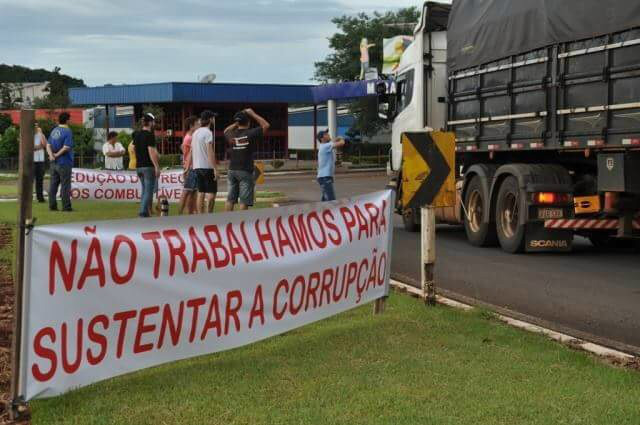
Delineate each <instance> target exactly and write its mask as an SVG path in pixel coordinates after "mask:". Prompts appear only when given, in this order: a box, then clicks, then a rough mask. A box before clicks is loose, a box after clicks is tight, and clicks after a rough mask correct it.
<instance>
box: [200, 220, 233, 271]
mask: <svg viewBox="0 0 640 425" xmlns="http://www.w3.org/2000/svg"><path fill="white" fill-rule="evenodd" d="M204 234H205V236H206V238H207V241H208V242H209V246H210V247H211V252H212V253H213V265H214V267H215V268H216V269H221V268H224V267H226V266H227V265H228V264H229V261H230V259H231V257H230V255H229V251H228V250H227V248H226V247H225V246H224V245H223V244H222V237H221V236H220V231H219V230H218V226H216V225H214V224H212V225H210V226H205V228H204ZM212 234H213V235H214V236H215V238H216V239H215V241H213V240H212V239H211V235H212ZM218 251H222V254H224V255H223V256H222V258H220V257H219V256H218Z"/></svg>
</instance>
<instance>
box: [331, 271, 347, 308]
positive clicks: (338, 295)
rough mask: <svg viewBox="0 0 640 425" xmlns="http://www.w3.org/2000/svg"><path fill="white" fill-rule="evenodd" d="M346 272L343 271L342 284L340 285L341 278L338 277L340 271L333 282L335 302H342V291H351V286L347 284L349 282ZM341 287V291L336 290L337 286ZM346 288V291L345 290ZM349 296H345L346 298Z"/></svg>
mask: <svg viewBox="0 0 640 425" xmlns="http://www.w3.org/2000/svg"><path fill="white" fill-rule="evenodd" d="M344 276H345V273H344V270H343V272H342V282H341V283H340V286H338V282H339V281H340V279H338V273H336V275H335V280H334V282H333V302H334V303H337V302H340V298H342V293H343V292H347V293H348V292H349V288H348V286H347V282H345V278H344ZM338 287H339V288H340V291H336V289H337V288H338ZM345 290H346V291H345ZM346 298H347V297H346V296H345V299H346Z"/></svg>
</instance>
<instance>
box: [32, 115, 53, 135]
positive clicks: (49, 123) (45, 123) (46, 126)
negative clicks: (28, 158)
mask: <svg viewBox="0 0 640 425" xmlns="http://www.w3.org/2000/svg"><path fill="white" fill-rule="evenodd" d="M36 122H37V123H38V125H39V126H40V128H41V129H42V132H43V133H44V137H46V138H47V140H48V139H49V135H51V131H52V130H53V129H54V128H55V127H56V123H55V121H53V120H52V119H51V118H40V119H38V120H36Z"/></svg>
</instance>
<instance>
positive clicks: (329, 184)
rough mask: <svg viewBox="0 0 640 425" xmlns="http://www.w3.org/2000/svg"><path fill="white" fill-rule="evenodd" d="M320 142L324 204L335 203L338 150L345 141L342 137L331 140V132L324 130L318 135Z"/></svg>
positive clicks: (319, 168)
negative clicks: (334, 180) (334, 178)
mask: <svg viewBox="0 0 640 425" xmlns="http://www.w3.org/2000/svg"><path fill="white" fill-rule="evenodd" d="M318 142H319V145H318V184H319V185H320V189H321V190H322V202H325V201H335V200H336V191H335V189H334V187H333V176H334V175H335V172H336V149H338V148H341V147H343V146H344V145H345V140H344V139H343V138H342V137H338V138H336V139H335V140H331V135H330V134H329V130H323V131H320V132H319V133H318Z"/></svg>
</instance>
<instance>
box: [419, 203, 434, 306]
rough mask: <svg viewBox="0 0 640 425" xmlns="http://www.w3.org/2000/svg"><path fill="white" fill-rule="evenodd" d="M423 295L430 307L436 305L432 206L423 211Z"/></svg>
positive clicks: (424, 208) (423, 208)
mask: <svg viewBox="0 0 640 425" xmlns="http://www.w3.org/2000/svg"><path fill="white" fill-rule="evenodd" d="M421 215H422V216H421V217H420V218H421V219H422V220H421V226H420V227H421V236H422V237H421V240H422V244H421V245H422V294H423V296H424V297H425V302H426V303H427V304H429V305H435V303H436V286H435V277H434V267H435V263H436V214H435V209H434V208H433V207H431V206H426V207H422V209H421Z"/></svg>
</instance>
